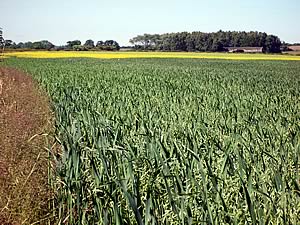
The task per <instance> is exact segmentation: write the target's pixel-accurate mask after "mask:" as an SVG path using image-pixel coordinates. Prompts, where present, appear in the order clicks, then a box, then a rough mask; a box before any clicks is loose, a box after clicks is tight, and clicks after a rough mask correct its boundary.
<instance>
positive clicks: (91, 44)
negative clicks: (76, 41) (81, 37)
mask: <svg viewBox="0 0 300 225" xmlns="http://www.w3.org/2000/svg"><path fill="white" fill-rule="evenodd" d="M84 46H85V47H86V48H88V49H92V48H94V47H95V43H94V41H93V40H91V39H89V40H87V41H86V42H85V44H84Z"/></svg>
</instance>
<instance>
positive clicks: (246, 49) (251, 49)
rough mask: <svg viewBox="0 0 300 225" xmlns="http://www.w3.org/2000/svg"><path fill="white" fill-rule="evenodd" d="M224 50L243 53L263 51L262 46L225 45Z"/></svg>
mask: <svg viewBox="0 0 300 225" xmlns="http://www.w3.org/2000/svg"><path fill="white" fill-rule="evenodd" d="M224 49H225V50H227V51H228V52H232V53H237V52H241V53H242V52H244V53H263V52H264V48H263V47H225V48H224Z"/></svg>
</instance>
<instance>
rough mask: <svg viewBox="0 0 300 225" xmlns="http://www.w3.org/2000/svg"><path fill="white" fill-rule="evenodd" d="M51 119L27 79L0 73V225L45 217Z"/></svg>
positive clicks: (44, 101) (18, 74) (5, 70)
mask: <svg viewBox="0 0 300 225" xmlns="http://www.w3.org/2000/svg"><path fill="white" fill-rule="evenodd" d="M50 118H51V113H50V109H49V104H48V99H47V98H46V97H45V96H44V95H43V94H41V91H40V90H39V89H38V88H37V86H36V84H35V82H34V81H33V80H32V79H31V78H30V76H28V75H26V74H24V73H21V72H19V71H17V70H15V69H9V68H1V67H0V224H7V225H8V224H31V223H34V222H37V221H39V220H42V219H43V218H44V217H45V216H46V214H47V211H48V202H49V198H50V192H49V188H48V187H47V186H48V185H47V182H48V181H47V177H48V176H47V168H48V165H47V164H48V162H47V151H46V150H45V148H44V147H45V146H46V140H47V138H46V135H44V133H45V132H47V131H49V128H50V122H49V121H50Z"/></svg>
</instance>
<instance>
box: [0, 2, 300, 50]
mask: <svg viewBox="0 0 300 225" xmlns="http://www.w3.org/2000/svg"><path fill="white" fill-rule="evenodd" d="M2 1H3V2H2V7H1V8H3V9H2V10H3V11H2V13H1V14H0V20H1V21H3V22H2V23H1V24H0V27H2V28H3V36H4V38H5V39H7V40H12V41H14V42H16V43H19V42H28V41H31V42H35V41H41V40H48V41H50V42H52V43H53V44H54V45H56V46H61V45H65V44H66V43H67V41H71V40H80V41H81V42H82V43H84V42H85V41H86V40H88V39H92V40H93V41H94V42H97V41H100V40H102V41H105V40H110V39H111V40H115V41H117V42H118V43H119V44H120V45H121V46H130V43H129V39H131V38H133V37H135V36H137V35H142V34H144V33H149V34H163V33H174V32H185V31H186V32H193V31H200V32H204V33H211V32H217V31H219V30H222V31H246V32H250V31H258V32H266V33H267V34H273V35H276V36H278V37H279V38H280V40H281V41H284V42H287V43H290V44H293V43H299V42H300V31H299V30H298V29H295V28H294V27H297V21H300V15H299V14H298V13H297V12H299V11H300V3H298V2H297V1H296V0H291V1H289V4H287V3H285V2H284V1H280V0H275V1H271V0H267V1H265V2H260V1H258V0H254V1H247V2H241V1H238V0H233V1H231V3H228V2H227V1H225V0H219V1H213V2H204V1H195V0H187V1H185V2H180V1H178V0H175V1H170V0H167V1H164V2H161V1H158V0H153V1H152V3H151V4H146V3H140V2H139V1H137V0H130V1H126V2H121V1H120V0H114V1H111V2H103V1H96V0H90V1H88V2H82V1H79V0H75V1H72V2H71V1H65V2H60V1H58V0H53V1H52V3H49V2H46V1H38V0H31V1H30V2H23V1H20V0H2ZM11 12H13V13H11ZM120 18H121V19H120ZM62 21H64V22H63V23H62ZM292 28H294V29H292Z"/></svg>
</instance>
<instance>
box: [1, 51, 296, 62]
mask: <svg viewBox="0 0 300 225" xmlns="http://www.w3.org/2000/svg"><path fill="white" fill-rule="evenodd" d="M4 57H19V58H99V59H124V58H198V59H231V60H300V56H291V55H268V54H233V53H189V52H74V51H58V52H49V51H28V52H10V53H5V55H4Z"/></svg>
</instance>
